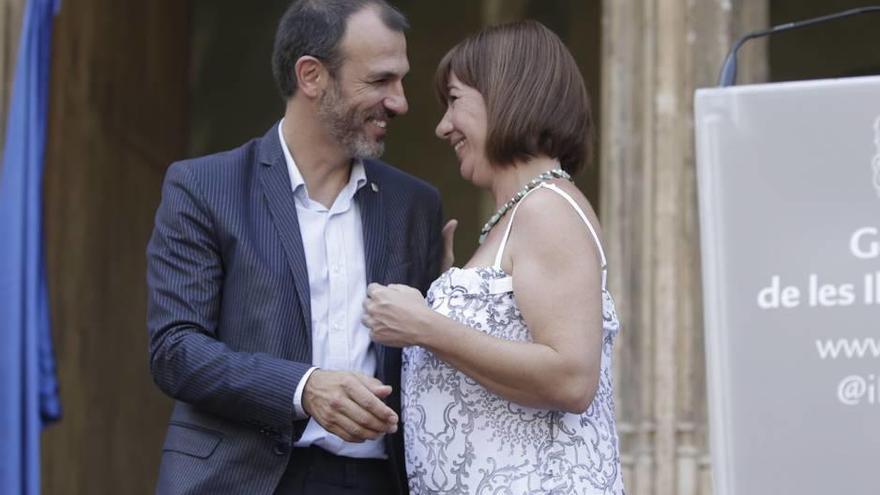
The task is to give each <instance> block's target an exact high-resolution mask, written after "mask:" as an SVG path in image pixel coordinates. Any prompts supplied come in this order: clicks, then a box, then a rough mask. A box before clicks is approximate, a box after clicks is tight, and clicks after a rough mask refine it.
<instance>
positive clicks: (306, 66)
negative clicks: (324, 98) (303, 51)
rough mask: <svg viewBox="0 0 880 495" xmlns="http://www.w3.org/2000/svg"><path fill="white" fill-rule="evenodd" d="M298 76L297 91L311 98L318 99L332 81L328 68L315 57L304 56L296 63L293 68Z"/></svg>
mask: <svg viewBox="0 0 880 495" xmlns="http://www.w3.org/2000/svg"><path fill="white" fill-rule="evenodd" d="M293 71H294V75H295V76H296V88H297V91H302V92H303V94H305V95H306V96H309V97H310V98H317V97H318V96H320V95H321V92H322V91H323V90H324V88H325V87H326V85H327V82H328V81H329V79H330V76H329V73H328V72H327V67H325V66H324V64H323V63H322V62H321V61H320V60H318V59H317V58H315V57H312V56H309V55H304V56H302V57H300V58H299V60H297V61H296V65H294V67H293Z"/></svg>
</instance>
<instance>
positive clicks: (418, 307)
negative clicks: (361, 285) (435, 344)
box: [361, 284, 433, 347]
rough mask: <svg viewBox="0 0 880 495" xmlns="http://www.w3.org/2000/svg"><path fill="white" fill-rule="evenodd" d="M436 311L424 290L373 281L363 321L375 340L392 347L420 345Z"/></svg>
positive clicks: (365, 305) (366, 300) (369, 287)
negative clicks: (429, 304)
mask: <svg viewBox="0 0 880 495" xmlns="http://www.w3.org/2000/svg"><path fill="white" fill-rule="evenodd" d="M432 313H433V311H432V310H431V308H429V307H428V305H427V303H425V299H424V297H422V294H421V292H419V291H417V290H416V289H413V288H412V287H409V286H407V285H400V284H391V285H388V286H384V285H381V284H370V285H369V286H367V298H366V299H365V300H364V316H363V318H362V320H361V321H362V322H363V324H364V325H366V327H367V328H369V329H370V337H371V338H372V339H373V341H375V342H379V343H381V344H385V345H389V346H392V347H405V346H410V345H418V344H419V342H420V337H421V335H422V333H423V332H424V331H425V326H426V323H427V319H428V317H429V316H430V315H431V314H432Z"/></svg>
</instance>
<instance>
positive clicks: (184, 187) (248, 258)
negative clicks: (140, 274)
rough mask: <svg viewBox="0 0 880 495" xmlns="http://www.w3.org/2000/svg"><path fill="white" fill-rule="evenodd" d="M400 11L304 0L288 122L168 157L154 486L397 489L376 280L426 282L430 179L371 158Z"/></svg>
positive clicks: (395, 104)
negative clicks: (376, 338) (208, 151)
mask: <svg viewBox="0 0 880 495" xmlns="http://www.w3.org/2000/svg"><path fill="white" fill-rule="evenodd" d="M406 27H407V23H406V19H405V18H404V17H403V16H402V15H401V14H400V13H399V12H398V11H397V10H395V9H394V8H392V7H391V6H389V5H388V4H386V3H385V2H384V0H359V1H358V0H348V1H343V0H311V1H310V0H301V1H296V2H294V3H293V4H292V5H291V7H290V8H289V9H288V11H287V12H286V13H285V15H284V17H283V18H282V20H281V22H280V25H279V28H278V32H277V35H276V40H275V49H274V54H273V69H274V73H275V77H276V79H277V81H278V85H279V87H280V89H281V92H282V94H283V95H284V97H285V99H286V108H285V114H284V118H283V119H282V120H281V121H280V122H279V123H278V124H277V125H275V126H274V127H272V129H270V130H269V131H268V132H267V133H266V135H265V136H263V137H262V138H258V139H254V140H252V141H250V142H248V143H246V144H244V145H243V146H241V147H239V148H237V149H234V150H232V151H228V152H225V153H220V154H216V155H211V156H206V157H201V158H196V159H192V160H186V161H181V162H177V163H174V164H172V165H171V167H170V168H169V169H168V172H167V175H166V178H165V183H164V186H163V190H162V202H161V205H160V206H159V209H158V211H157V213H156V226H155V229H154V231H153V235H152V238H151V239H150V243H149V245H148V247H147V259H148V269H147V282H148V286H149V305H148V316H147V318H148V320H147V324H148V328H149V332H150V368H151V371H152V374H153V377H154V380H155V381H156V383H157V384H158V386H159V388H160V389H162V391H163V392H165V393H166V394H168V395H169V396H171V397H173V398H174V399H175V400H176V402H175V407H174V412H173V413H172V417H171V421H170V424H169V427H168V434H167V436H166V439H165V444H164V447H163V452H162V463H161V467H160V472H159V481H158V486H157V492H159V493H174V494H183V493H187V494H189V493H204V494H220V493H248V494H271V493H283V494H300V493H321V495H331V494H334V493H346V494H356V493H363V494H367V493H376V494H385V493H405V492H406V476H405V471H404V469H403V455H402V440H401V434H400V433H398V431H399V429H400V428H399V426H398V419H399V418H398V412H399V410H400V395H399V394H400V351H399V349H394V348H386V347H384V346H382V345H378V344H373V343H371V342H370V338H369V331H368V330H367V329H366V328H365V327H364V326H363V325H362V323H361V321H360V320H361V315H362V303H363V299H364V297H365V291H366V286H367V284H368V283H371V282H378V283H383V284H387V283H403V284H408V285H412V286H415V287H420V288H422V290H424V289H426V288H427V286H428V284H429V283H430V282H431V280H433V278H434V277H435V276H436V275H437V272H438V271H439V265H440V256H441V248H442V246H441V244H442V242H441V234H440V223H441V212H440V200H439V195H438V194H437V191H436V190H435V189H434V188H433V187H431V186H429V185H427V184H425V183H424V182H421V181H419V180H417V179H415V178H413V177H410V176H408V175H406V174H404V173H402V172H400V171H398V170H397V169H394V168H392V167H390V166H389V165H387V164H384V163H382V162H380V161H377V160H376V158H378V156H380V155H381V153H382V151H383V141H384V136H385V132H386V128H387V126H388V125H389V124H390V122H391V120H392V118H393V117H394V116H396V115H400V114H403V113H405V112H406V110H407V102H406V98H405V96H404V93H403V87H402V79H403V77H404V75H405V74H406V73H407V71H408V70H409V63H408V61H407V57H406V40H405V37H404V35H403V31H404V29H405V28H406Z"/></svg>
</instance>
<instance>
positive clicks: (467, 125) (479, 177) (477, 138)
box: [435, 73, 491, 186]
mask: <svg viewBox="0 0 880 495" xmlns="http://www.w3.org/2000/svg"><path fill="white" fill-rule="evenodd" d="M448 89H449V100H448V101H447V102H446V104H447V107H446V113H445V114H443V118H442V119H440V123H438V124H437V129H436V130H435V132H436V134H437V137H439V138H440V139H445V140H447V141H449V144H450V146H452V148H453V149H454V150H455V156H456V157H458V163H459V171H460V172H461V176H462V177H463V178H464V179H465V180H469V181H471V182H473V183H475V184H477V185H483V186H485V185H488V179H489V174H491V167H490V165H489V160H488V159H487V158H486V127H487V124H486V123H487V118H486V102H485V101H484V100H483V95H481V94H480V92H479V91H477V90H476V89H474V88H472V87H470V86H468V85H466V84H464V83H463V82H461V81H459V80H458V78H457V77H455V74H452V73H450V75H449V87H448Z"/></svg>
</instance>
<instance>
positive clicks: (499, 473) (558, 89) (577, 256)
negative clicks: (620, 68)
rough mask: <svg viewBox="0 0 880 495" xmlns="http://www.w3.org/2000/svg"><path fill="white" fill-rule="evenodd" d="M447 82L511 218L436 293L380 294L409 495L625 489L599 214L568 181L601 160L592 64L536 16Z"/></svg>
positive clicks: (463, 56) (485, 173)
mask: <svg viewBox="0 0 880 495" xmlns="http://www.w3.org/2000/svg"><path fill="white" fill-rule="evenodd" d="M436 82H437V91H438V94H439V95H440V97H441V100H442V102H443V103H444V106H445V107H446V113H445V114H444V116H443V118H442V120H441V121H440V123H439V124H438V125H437V129H436V132H437V135H438V137H440V138H442V139H445V140H447V141H449V144H450V145H451V146H452V147H453V149H454V150H455V154H456V156H457V158H458V162H459V167H460V172H461V175H462V177H464V178H465V179H466V180H468V181H470V182H472V183H474V184H475V185H477V186H479V187H482V188H484V189H485V190H487V191H488V192H489V193H490V194H491V195H492V197H493V198H494V200H495V204H496V206H497V207H498V212H497V213H496V214H495V215H493V217H492V218H490V220H489V222H487V224H486V226H485V227H484V228H483V232H482V235H481V237H480V245H479V247H478V248H477V249H476V252H475V253H474V255H473V257H472V258H471V259H470V260H469V261H468V262H467V264H466V265H465V266H464V267H463V268H455V267H453V268H450V269H449V270H447V271H446V272H445V273H443V274H442V275H441V276H440V278H438V279H437V280H436V281H435V282H434V284H433V285H432V286H431V288H430V290H429V291H428V295H427V301H426V300H425V299H424V298H422V296H421V294H419V292H418V291H416V290H415V289H412V288H410V287H406V286H402V285H391V286H387V287H384V286H381V285H376V284H372V285H370V287H369V288H368V290H367V300H366V301H365V303H364V308H365V312H364V322H365V324H366V325H367V326H368V327H370V328H371V331H372V336H373V339H374V340H375V341H377V342H381V343H383V344H386V345H392V346H399V347H405V349H404V358H403V359H404V362H403V371H402V373H403V377H402V378H403V381H402V386H403V390H402V393H403V405H402V419H403V426H404V437H405V446H406V465H407V473H408V476H409V488H410V491H411V492H412V493H414V494H423V493H445V494H465V493H480V494H482V493H492V494H496V493H504V494H536V493H546V494H549V493H554V494H556V493H558V494H569V493H577V494H622V493H623V482H622V477H621V470H620V459H619V454H618V439H617V432H616V428H615V421H614V403H613V390H612V379H611V369H612V367H611V355H612V352H611V351H612V346H613V342H614V338H615V336H616V334H617V332H618V322H617V316H616V314H615V311H614V303H613V301H612V299H611V295H610V294H609V293H608V291H607V290H606V287H605V281H606V277H607V275H606V262H605V255H604V252H603V250H602V243H601V234H600V233H599V231H598V221H597V218H596V215H595V213H594V212H593V209H592V208H591V206H590V203H589V201H587V199H586V198H585V197H584V195H583V194H581V192H580V191H579V190H578V189H577V187H575V185H574V184H573V183H572V182H571V179H570V176H569V174H570V173H571V174H573V173H575V172H577V171H578V170H579V169H580V168H581V167H582V165H583V164H584V163H585V162H586V161H587V159H588V156H589V153H590V136H591V134H592V122H591V117H590V109H589V100H588V98H587V94H586V90H585V87H584V83H583V79H582V77H581V75H580V72H579V71H578V68H577V66H576V64H575V62H574V60H573V58H572V56H571V54H570V53H569V52H568V50H567V49H566V48H565V46H564V45H563V43H562V42H561V41H560V40H559V38H558V37H557V36H556V35H555V34H553V33H552V32H551V31H550V30H548V29H547V28H545V27H544V26H542V25H541V24H539V23H537V22H533V21H525V22H518V23H513V24H507V25H503V26H497V27H493V28H489V29H486V30H484V31H482V32H480V33H477V34H476V35H474V36H472V37H470V38H468V39H466V40H464V41H462V42H461V43H460V44H459V45H457V46H456V47H454V48H453V49H452V50H451V51H450V52H449V53H448V54H447V55H446V57H445V58H444V59H443V61H442V62H441V63H440V66H439V68H438V71H437V79H436Z"/></svg>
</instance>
